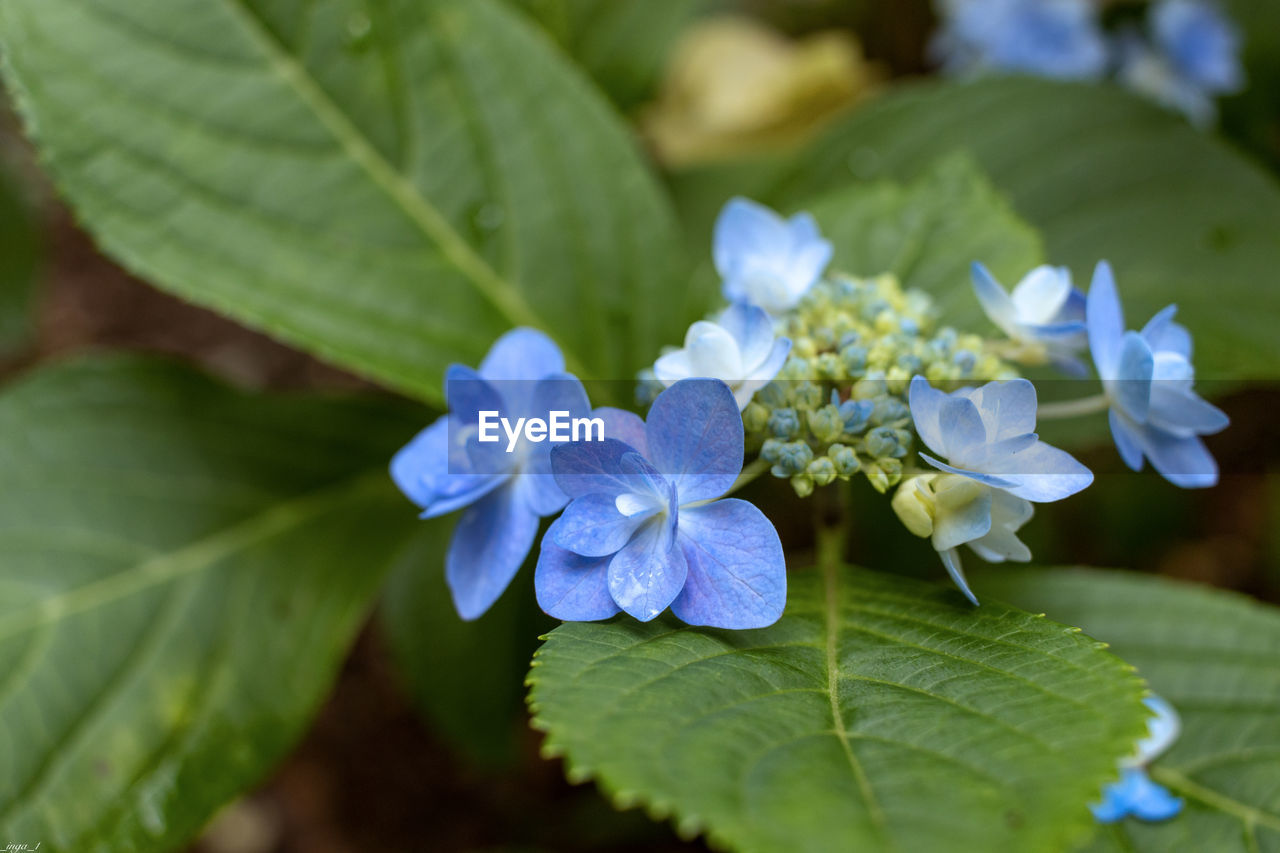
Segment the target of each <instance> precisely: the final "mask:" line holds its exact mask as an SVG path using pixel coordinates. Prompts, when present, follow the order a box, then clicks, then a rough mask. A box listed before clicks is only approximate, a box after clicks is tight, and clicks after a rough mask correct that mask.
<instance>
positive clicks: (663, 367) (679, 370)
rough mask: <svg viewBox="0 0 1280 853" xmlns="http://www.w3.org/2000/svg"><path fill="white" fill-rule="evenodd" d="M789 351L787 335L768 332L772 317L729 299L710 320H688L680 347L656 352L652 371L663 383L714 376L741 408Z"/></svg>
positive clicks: (780, 365) (780, 366) (759, 309)
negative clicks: (720, 311) (668, 351)
mask: <svg viewBox="0 0 1280 853" xmlns="http://www.w3.org/2000/svg"><path fill="white" fill-rule="evenodd" d="M790 351H791V341H790V340H788V339H787V338H779V337H776V336H775V335H774V331H773V319H772V318H771V317H770V316H769V315H768V313H767V312H766V311H765V310H764V309H763V308H760V307H757V306H755V305H748V304H746V303H743V302H735V303H733V304H732V305H730V306H729V307H728V308H726V309H725V310H724V311H723V312H722V313H721V314H720V316H719V317H717V318H716V319H715V320H714V321H708V320H699V321H698V322H696V323H694V324H693V325H692V326H690V327H689V331H688V332H686V333H685V336H684V349H681V350H676V351H675V352H671V353H667V354H666V355H664V356H662V357H661V358H659V359H658V360H657V362H656V363H655V364H654V365H653V372H654V375H656V376H657V377H658V379H659V380H660V381H661V382H662V383H663V384H664V385H668V386H670V385H672V384H674V383H676V382H678V381H680V380H681V379H692V378H698V377H701V378H706V379H720V380H722V381H723V382H724V383H725V384H726V385H728V386H729V389H730V390H731V391H733V396H734V399H735V400H737V402H738V409H739V410H742V409H745V408H746V407H747V403H750V402H751V397H752V395H754V394H755V393H756V391H758V390H759V389H761V388H763V387H764V386H765V385H766V384H767V383H768V382H769V380H770V379H772V378H773V377H775V376H777V375H778V371H779V370H781V369H782V365H783V364H784V363H785V362H786V360H787V353H789V352H790Z"/></svg>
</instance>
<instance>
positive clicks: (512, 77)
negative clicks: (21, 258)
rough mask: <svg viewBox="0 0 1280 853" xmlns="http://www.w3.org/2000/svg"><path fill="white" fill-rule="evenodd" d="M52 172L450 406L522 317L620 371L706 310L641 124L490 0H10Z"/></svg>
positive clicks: (175, 250)
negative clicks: (684, 276) (681, 264)
mask: <svg viewBox="0 0 1280 853" xmlns="http://www.w3.org/2000/svg"><path fill="white" fill-rule="evenodd" d="M0 40H2V42H3V48H4V54H5V59H6V63H7V67H8V72H9V73H8V78H9V81H10V83H11V84H12V85H13V88H14V90H15V93H16V95H17V100H18V104H19V107H20V109H21V112H22V113H23V114H24V116H25V117H26V119H27V123H28V126H29V128H30V130H31V132H32V134H33V135H34V137H35V139H36V141H37V143H38V144H39V146H40V148H41V151H42V153H43V155H44V159H45V162H46V163H47V165H48V167H49V169H50V170H51V171H52V173H53V175H54V177H55V178H56V179H57V182H58V184H59V186H60V187H61V188H62V190H63V191H64V192H65V193H66V195H67V196H68V198H69V199H70V201H71V202H72V204H73V205H74V206H75V207H76V209H77V211H78V213H79V215H80V217H81V219H82V220H83V222H84V223H85V224H86V225H87V226H88V227H89V229H90V230H91V231H93V232H94V234H95V235H96V236H97V238H98V239H99V241H100V242H101V243H102V245H103V247H104V248H105V249H106V250H107V251H108V252H110V253H111V254H112V255H114V256H115V257H116V258H117V259H119V260H120V261H121V262H122V263H124V264H125V265H126V266H128V267H129V268H130V269H132V270H133V271H135V272H137V273H138V274H140V275H142V276H143V277H145V278H148V279H150V280H152V281H154V282H155V283H156V284H158V285H160V286H162V287H165V288H167V289H169V290H172V291H173V292H175V293H177V294H178V295H180V296H183V297H184V298H187V299H190V300H192V301H194V302H197V303H199V304H202V305H206V306H209V307H212V308H215V309H217V310H219V311H222V312H225V313H226V314H228V315H230V316H232V317H235V318H237V319H239V320H241V321H243V322H245V323H249V324H251V325H253V326H255V327H258V328H261V329H263V330H265V331H267V332H269V333H271V334H273V335H276V336H278V337H280V338H282V339H284V340H286V341H288V342H290V343H293V344H296V345H298V346H301V347H303V348H305V349H308V350H310V351H312V352H315V353H317V354H319V355H321V356H322V357H324V358H327V359H329V360H331V361H333V362H335V363H337V364H340V365H342V366H344V367H348V368H351V369H353V370H356V371H358V372H361V373H363V374H365V375H367V376H369V377H371V378H373V379H376V380H379V381H382V382H384V383H387V384H389V385H393V386H395V387H397V388H400V389H403V390H406V391H409V392H412V393H416V394H420V395H425V396H427V397H429V398H433V399H436V398H438V397H439V394H440V387H441V376H442V372H443V368H444V366H445V365H446V364H447V363H449V362H451V361H456V360H462V361H467V362H472V363H473V362H475V361H476V360H477V359H478V358H479V357H480V356H481V355H482V354H483V353H484V352H485V350H486V349H487V348H488V346H489V344H490V343H491V342H492V340H493V339H494V338H495V337H496V336H497V335H498V334H499V333H501V332H502V331H504V330H505V329H507V328H509V327H510V326H512V325H517V324H526V325H534V326H542V327H544V328H546V329H548V330H550V331H552V332H553V333H554V334H555V335H556V336H557V337H558V339H559V340H560V342H561V343H562V344H563V345H565V347H566V349H567V350H568V351H569V355H570V367H571V369H573V370H575V371H578V372H581V373H585V374H588V375H591V376H598V377H607V378H616V377H621V376H630V375H631V373H632V371H633V370H634V369H635V368H637V367H639V366H641V365H642V364H644V363H647V362H648V361H649V360H650V359H652V357H653V354H654V353H655V352H656V351H657V348H658V346H659V344H660V343H662V342H664V341H667V340H671V339H673V338H675V337H676V336H677V334H678V332H679V330H680V328H681V327H682V326H683V324H684V323H685V322H686V321H687V318H685V317H682V316H680V312H679V311H673V310H671V309H672V296H673V295H675V297H676V299H677V302H678V300H679V298H681V295H682V294H683V293H684V291H685V290H686V288H685V287H684V283H683V282H681V281H678V280H674V279H673V278H672V276H671V275H670V273H671V271H672V269H673V268H674V267H675V266H676V264H674V263H673V261H674V260H675V255H676V253H677V252H678V251H679V241H678V239H676V238H675V236H674V234H675V232H674V229H673V228H672V225H671V214H670V211H669V210H668V207H667V204H666V202H665V200H664V199H663V198H662V196H661V195H660V193H659V192H658V190H657V188H656V186H655V184H654V182H653V181H652V179H651V176H650V175H649V174H648V173H647V172H646V169H645V167H644V165H643V163H642V162H641V160H640V158H639V155H638V153H637V151H636V149H635V147H634V145H633V142H632V140H631V139H630V138H629V137H628V134H627V132H626V130H625V129H624V128H623V127H622V125H621V124H620V123H619V122H618V120H617V119H616V117H615V116H614V115H612V114H611V112H610V111H609V108H608V106H607V105H606V104H605V103H604V101H603V99H602V98H601V97H600V96H599V94H598V93H597V92H595V91H594V90H592V89H591V88H590V86H589V84H587V83H586V82H585V81H584V80H583V79H582V77H581V76H580V75H579V74H578V73H577V72H576V71H575V70H574V69H573V68H572V67H571V66H569V65H568V63H567V62H566V61H565V60H564V58H563V57H562V56H560V55H559V53H558V52H557V51H556V50H555V49H554V48H553V47H552V46H551V45H550V44H549V43H548V42H547V40H546V38H545V37H544V36H543V35H542V34H541V33H540V32H538V31H537V30H536V29H535V28H533V27H532V26H530V25H528V24H526V23H524V22H523V21H522V20H520V18H519V16H518V15H517V14H516V13H513V12H512V11H510V10H508V9H507V8H506V7H505V6H503V5H501V4H498V3H494V2H490V0H0Z"/></svg>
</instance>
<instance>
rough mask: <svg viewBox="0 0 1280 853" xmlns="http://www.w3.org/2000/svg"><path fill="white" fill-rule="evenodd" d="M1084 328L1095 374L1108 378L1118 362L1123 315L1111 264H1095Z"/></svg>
mask: <svg viewBox="0 0 1280 853" xmlns="http://www.w3.org/2000/svg"><path fill="white" fill-rule="evenodd" d="M1085 304H1086V309H1085V310H1086V321H1085V322H1086V325H1088V327H1089V349H1090V351H1091V352H1092V353H1093V363H1094V366H1095V367H1097V368H1098V375H1099V376H1101V377H1102V378H1103V379H1110V378H1111V377H1113V376H1114V375H1115V372H1116V367H1117V364H1118V362H1119V361H1120V339H1121V337H1123V336H1124V312H1123V310H1122V309H1121V307H1120V295H1119V294H1118V293H1117V292H1116V279H1115V276H1114V275H1113V274H1112V272H1111V264H1109V263H1107V262H1106V261H1099V262H1098V266H1097V267H1095V268H1094V271H1093V282H1092V283H1091V284H1090V285H1089V295H1088V296H1087V297H1086V303H1085Z"/></svg>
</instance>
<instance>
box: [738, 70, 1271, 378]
mask: <svg viewBox="0 0 1280 853" xmlns="http://www.w3.org/2000/svg"><path fill="white" fill-rule="evenodd" d="M956 150H965V151H968V152H970V153H971V154H973V155H974V157H976V159H977V161H978V163H979V165H981V167H982V168H983V170H984V171H985V172H986V174H987V175H989V176H990V178H991V180H992V183H994V184H995V186H996V187H997V188H998V189H1000V190H1001V191H1002V192H1005V193H1007V194H1008V195H1009V197H1010V199H1011V200H1012V202H1013V206H1014V209H1015V210H1016V211H1017V213H1018V214H1019V215H1021V216H1023V217H1025V218H1026V220H1027V221H1028V222H1029V223H1030V224H1031V225H1032V226H1033V227H1035V228H1036V229H1037V230H1039V232H1040V233H1041V234H1042V235H1043V236H1044V239H1045V244H1046V254H1047V257H1048V260H1049V262H1051V263H1054V264H1067V265H1069V266H1070V267H1072V269H1073V271H1074V273H1075V275H1076V278H1077V281H1078V282H1079V283H1080V284H1083V285H1087V284H1088V281H1089V276H1090V275H1091V273H1092V270H1093V267H1094V264H1095V263H1096V262H1097V261H1098V260H1099V259H1102V258H1106V259H1109V260H1110V261H1111V262H1112V264H1113V265H1114V267H1115V269H1116V274H1117V277H1118V279H1119V284H1120V290H1121V294H1122V296H1123V298H1124V301H1125V309H1126V316H1127V317H1128V319H1129V323H1130V325H1138V326H1140V325H1141V324H1142V323H1143V322H1145V321H1146V319H1147V318H1148V317H1150V316H1151V315H1152V314H1153V313H1154V312H1155V311H1156V310H1158V309H1160V308H1162V307H1163V306H1165V305H1167V304H1169V303H1171V302H1176V303H1178V305H1179V308H1180V312H1179V315H1178V319H1179V321H1180V322H1183V323H1185V324H1186V325H1187V326H1188V327H1189V328H1190V329H1191V331H1192V332H1193V334H1194V335H1195V336H1196V343H1197V347H1196V361H1197V368H1198V371H1197V372H1198V374H1199V375H1200V376H1201V377H1211V378H1229V379H1240V378H1254V377H1259V376H1266V375H1269V374H1270V372H1271V370H1272V368H1273V366H1274V365H1275V363H1276V362H1277V361H1280V336H1277V335H1276V334H1275V329H1274V326H1275V322H1274V318H1275V317H1277V316H1280V290H1277V289H1276V288H1264V287H1259V285H1258V282H1260V281H1267V280H1269V279H1270V277H1271V275H1272V273H1273V272H1274V270H1275V269H1276V268H1277V267H1280V236H1277V235H1280V188H1278V187H1277V184H1276V181H1275V179H1274V178H1273V177H1272V176H1271V175H1270V174H1268V173H1267V172H1265V171H1264V170H1262V169H1260V168H1258V167H1257V166H1256V165H1254V164H1253V163H1251V162H1250V161H1248V160H1247V159H1245V158H1244V157H1242V156H1240V155H1239V154H1237V153H1236V152H1234V151H1233V150H1232V149H1230V148H1228V147H1227V146H1225V145H1224V144H1222V143H1221V142H1218V141H1217V140H1215V139H1214V138H1213V137H1212V136H1210V135H1208V134H1204V133H1201V132H1198V131H1196V130H1194V129H1192V128H1191V127H1189V126H1187V124H1186V123H1185V122H1184V121H1183V120H1182V119H1181V118H1179V117H1178V116H1175V115H1171V114H1169V113H1167V112H1165V111H1164V110H1161V109H1160V108H1158V107H1155V106H1153V105H1151V104H1148V103H1146V102H1144V101H1142V100H1140V99H1138V98H1136V97H1134V96H1132V95H1130V94H1128V93H1126V92H1122V91H1120V90H1118V89H1115V88H1113V87H1109V86H1098V85H1087V84H1068V83H1058V82H1052V81H1047V80H1039V79H1029V78H1016V77H1006V78H990V79H984V80H980V81H972V82H964V83H954V82H946V83H927V84H920V85H910V86H903V87H900V88H898V89H897V90H896V91H893V92H891V93H890V94H887V95H885V96H884V97H881V98H879V99H877V100H875V101H872V102H870V103H868V104H867V105H865V106H863V107H860V108H859V109H858V110H856V111H855V112H854V113H852V114H851V115H850V117H849V118H848V119H846V120H844V121H842V122H841V123H839V124H838V125H837V126H835V127H834V128H832V129H831V130H829V131H827V132H826V133H825V134H824V135H823V136H822V137H821V138H820V139H819V140H818V141H817V142H815V143H814V144H813V145H812V146H810V147H809V148H808V149H806V150H804V151H802V152H800V153H799V154H797V155H796V156H794V157H793V158H791V159H790V161H789V162H788V163H786V164H783V165H778V164H777V163H774V164H773V165H772V166H771V168H769V169H767V170H765V171H766V174H765V175H764V176H763V177H762V178H761V181H762V183H761V184H760V185H757V186H755V187H754V191H755V192H756V193H757V195H759V196H761V197H762V198H763V200H765V201H769V202H772V203H775V204H780V205H782V206H784V207H787V208H803V207H805V206H806V205H807V204H808V203H810V201H811V200H812V199H815V198H819V197H821V196H822V195H824V194H826V193H827V192H830V191H831V189H832V187H838V186H840V185H841V184H843V183H845V182H848V181H851V180H854V179H860V180H867V179H875V178H894V179H898V180H903V179H907V178H910V177H912V176H914V175H917V174H919V173H921V172H922V171H923V170H924V169H926V168H928V166H929V165H930V164H931V163H933V162H934V161H935V160H936V159H937V158H938V157H939V156H941V155H943V154H946V153H948V152H952V151H956ZM974 260H981V258H976V259H974Z"/></svg>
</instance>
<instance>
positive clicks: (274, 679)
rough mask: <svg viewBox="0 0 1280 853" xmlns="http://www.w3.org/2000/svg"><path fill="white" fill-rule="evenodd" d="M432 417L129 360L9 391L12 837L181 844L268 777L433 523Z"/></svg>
mask: <svg viewBox="0 0 1280 853" xmlns="http://www.w3.org/2000/svg"><path fill="white" fill-rule="evenodd" d="M415 420H416V415H415V414H414V413H413V412H411V411H408V412H407V411H406V407H405V406H403V405H401V404H392V403H386V402H376V401H373V402H370V401H365V402H360V401H355V400H347V401H343V400H340V399H327V400H326V399H313V398H289V397H262V396H259V395H245V394H241V393H238V392H235V391H231V390H229V389H227V388H224V387H222V386H220V385H218V384H216V383H214V382H212V381H211V380H209V379H207V378H204V377H202V376H199V375H196V374H193V373H192V372H190V371H188V370H186V369H184V368H180V367H177V366H174V365H169V364H163V363H157V362H152V361H145V360H141V359H135V358H113V359H109V360H103V361H100V362H91V363H80V364H74V365H69V366H63V367H56V368H50V369H47V370H44V371H41V372H38V373H36V374H34V375H32V376H30V377H29V378H27V379H24V380H22V381H21V382H19V383H18V384H17V385H15V386H13V387H11V388H9V389H7V390H6V391H5V392H3V394H0V430H2V431H3V434H4V436H5V442H4V443H3V444H2V445H0V479H2V480H3V482H4V484H5V486H4V490H3V493H0V839H3V840H5V841H6V842H8V841H20V842H28V843H31V844H35V843H37V842H39V843H42V844H43V847H42V849H46V850H54V851H74V853H84V851H104V853H119V851H165V850H171V849H174V848H176V847H180V846H181V845H182V844H183V843H184V842H185V841H187V840H188V839H189V838H190V837H191V836H192V835H193V834H194V833H195V832H197V831H198V830H199V829H200V827H201V826H202V825H203V824H204V823H205V821H207V820H208V819H209V817H210V816H211V815H212V814H213V813H214V811H215V810H216V809H217V808H218V807H220V806H221V805H223V804H224V803H225V802H226V801H228V800H229V799H230V798H231V797H233V796H234V795H236V794H237V793H239V792H240V791H241V790H242V789H244V788H245V787H247V786H249V785H251V784H253V783H255V782H257V781H258V780H259V779H261V778H262V776H263V775H264V773H265V772H266V771H267V770H268V769H269V768H270V767H271V765H272V764H273V763H274V762H275V761H276V760H277V759H278V758H279V757H280V756H281V755H282V753H283V752H284V751H285V750H286V749H288V748H289V746H290V745H291V744H292V743H293V742H294V741H295V739H296V738H297V737H298V736H299V735H300V734H301V732H302V731H303V729H304V728H305V726H306V724H307V723H308V721H309V720H310V718H311V715H312V713H313V712H314V711H315V709H316V706H317V704H318V703H319V702H320V700H321V699H322V698H323V696H324V695H325V693H326V691H327V690H328V688H329V685H330V684H331V683H332V680H333V678H334V675H335V673H336V670H337V667H338V665H339V663H340V662H341V659H342V658H343V657H344V655H345V653H346V651H347V649H348V646H349V644H350V643H351V641H352V638H353V637H354V634H355V632H356V630H357V629H358V628H359V626H360V624H361V622H362V621H363V618H364V615H365V613H366V612H367V610H368V607H369V605H370V602H371V600H372V598H373V596H374V595H375V593H376V590H377V587H378V585H379V583H380V582H381V580H382V578H383V577H384V574H385V572H386V571H387V569H388V567H389V565H390V564H391V562H392V561H393V559H394V558H395V557H396V555H397V554H398V553H399V552H400V551H401V549H402V548H404V547H406V544H407V543H409V542H411V541H412V536H413V535H414V534H415V533H416V532H417V531H418V529H419V527H418V522H417V519H416V518H415V513H414V511H413V508H412V506H410V505H408V504H406V502H405V501H404V500H403V499H402V498H401V497H400V496H399V495H397V494H396V493H395V489H394V487H393V486H392V485H391V484H390V480H389V477H388V476H387V474H386V468H385V466H386V459H387V457H388V455H389V454H390V453H391V451H392V449H393V448H394V447H395V446H397V445H398V444H399V443H400V442H402V441H403V440H404V438H405V436H406V435H410V434H412V430H413V428H414V424H413V422H414V421H415Z"/></svg>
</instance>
